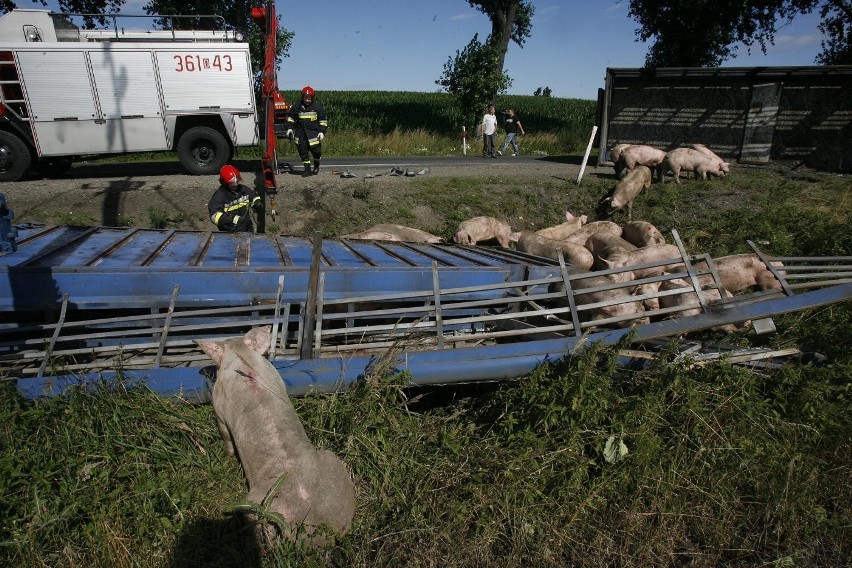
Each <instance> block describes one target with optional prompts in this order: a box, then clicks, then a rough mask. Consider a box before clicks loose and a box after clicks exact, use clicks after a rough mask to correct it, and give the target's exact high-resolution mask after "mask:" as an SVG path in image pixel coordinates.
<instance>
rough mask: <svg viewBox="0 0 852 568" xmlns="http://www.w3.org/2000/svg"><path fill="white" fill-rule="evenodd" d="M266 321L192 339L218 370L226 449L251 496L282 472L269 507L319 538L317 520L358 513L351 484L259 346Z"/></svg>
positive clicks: (259, 495)
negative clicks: (229, 335)
mask: <svg viewBox="0 0 852 568" xmlns="http://www.w3.org/2000/svg"><path fill="white" fill-rule="evenodd" d="M270 333H271V330H270V328H269V327H263V328H255V329H252V330H251V331H249V332H248V333H247V334H246V335H245V336H244V337H238V338H233V339H228V340H225V341H196V343H197V344H198V346H199V347H201V349H202V350H203V351H204V352H205V353H206V354H207V355H209V356H210V358H211V359H213V362H214V363H216V366H217V367H218V371H217V373H216V383H215V385H214V387H213V410H214V411H215V413H216V422H217V423H218V425H219V432H220V433H221V434H222V438H223V439H224V440H225V446H226V449H227V451H228V453H229V454H231V455H236V456H237V458H238V459H239V460H240V464H241V465H242V468H243V471H244V472H245V476H246V480H247V481H248V486H249V493H248V497H247V499H248V501H250V502H252V503H257V504H260V503H262V501H263V499H264V498H265V497H266V496H267V494H268V493H269V491H270V490H271V489H272V488H273V486H274V485H275V484H276V483H278V482H279V480H282V479H283V482H282V483H281V485H280V487H279V488H278V491H277V493H276V494H275V497H274V498H273V500H272V502H271V505H270V507H269V508H270V511H272V512H274V513H278V514H280V515H281V516H282V517H284V519H285V520H286V522H287V523H288V525H290V527H291V528H292V529H293V531H291V532H290V533H289V534H285V536H286V537H287V538H289V539H290V540H295V535H296V529H297V527H298V525H300V524H304V528H305V533H304V537H303V538H304V539H305V540H306V541H307V542H308V543H309V544H316V545H319V544H323V543H324V542H325V540H324V539H323V538H322V537H320V535H314V533H315V532H316V529H317V528H318V527H319V526H321V525H327V526H329V527H330V528H331V529H333V530H334V531H335V532H337V533H340V534H343V533H345V532H346V531H347V530H348V529H349V526H350V524H351V522H352V517H353V516H354V514H355V491H354V485H353V483H352V479H351V477H350V476H349V472H348V471H347V469H346V466H345V465H343V462H342V461H340V459H339V458H338V457H337V456H336V455H334V454H333V453H332V452H330V451H328V450H321V451H318V450H317V449H316V448H314V446H313V445H312V444H311V442H310V440H308V436H307V435H306V434H305V429H304V427H303V426H302V423H301V422H300V421H299V417H298V415H297V414H296V410H295V408H293V403H292V402H290V398H289V396H288V395H287V389H286V387H285V386H284V381H283V380H282V379H281V376H280V375H279V374H278V371H276V370H275V367H273V366H272V364H271V363H270V362H269V361H267V360H266V359H265V358H264V357H263V354H264V353H266V351H267V349H269V346H270Z"/></svg>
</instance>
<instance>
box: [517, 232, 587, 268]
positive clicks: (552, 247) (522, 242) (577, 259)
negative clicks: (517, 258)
mask: <svg viewBox="0 0 852 568" xmlns="http://www.w3.org/2000/svg"><path fill="white" fill-rule="evenodd" d="M517 248H518V250H519V251H521V252H526V253H529V254H534V255H536V256H543V257H545V258H552V259H553V260H559V252H560V251H561V252H562V256H563V257H564V258H565V262H567V263H568V264H570V265H572V266H574V267H575V268H576V269H577V270H582V271H585V270H588V269H589V268H591V266H592V260H593V259H592V253H590V252H589V251H588V250H586V248H585V247H583V246H580V245H578V244H575V243H569V242H568V241H564V240H562V241H558V240H555V239H548V238H547V237H542V236H540V235H538V234H537V233H533V232H532V231H522V232H521V233H520V236H519V238H518V244H517Z"/></svg>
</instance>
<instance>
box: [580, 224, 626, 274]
mask: <svg viewBox="0 0 852 568" xmlns="http://www.w3.org/2000/svg"><path fill="white" fill-rule="evenodd" d="M585 247H586V249H588V251H589V252H590V253H592V266H593V267H594V268H595V269H597V270H606V269H607V268H610V267H609V266H608V265H607V264H606V263H605V262H604V259H607V258H610V257H611V256H614V255H616V254H620V253H623V252H628V251H631V250H636V247H635V246H634V245H632V244H630V243H628V242H627V241H625V240H624V239H622V238H621V237H616V236H615V235H613V234H611V233H607V232H600V233H593V234H592V235H590V236H589V238H588V239H587V240H586V244H585Z"/></svg>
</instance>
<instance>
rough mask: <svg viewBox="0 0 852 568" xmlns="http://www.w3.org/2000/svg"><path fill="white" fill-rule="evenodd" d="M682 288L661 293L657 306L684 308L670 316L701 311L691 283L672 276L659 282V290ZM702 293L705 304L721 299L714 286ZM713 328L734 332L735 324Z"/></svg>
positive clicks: (697, 313) (688, 314)
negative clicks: (666, 293) (677, 292)
mask: <svg viewBox="0 0 852 568" xmlns="http://www.w3.org/2000/svg"><path fill="white" fill-rule="evenodd" d="M681 289H682V290H684V292H683V293H681V294H672V295H662V296H660V297H659V298H658V301H659V306H660V307H661V308H674V307H681V308H684V309H682V310H679V311H678V312H677V313H676V315H674V316H672V317H685V316H697V315H699V314H701V313H703V310H702V308H701V304H700V303H699V301H698V295H697V294H696V293H695V288H693V287H692V284H690V283H689V281H688V280H686V279H684V278H673V279H671V280H664V281H662V282H660V288H659V290H660V292H666V291H670V290H681ZM701 293H702V294H704V301H705V302H706V303H707V304H713V303H715V302H718V301H719V300H721V299H722V295H723V294H722V292H720V291H719V290H718V289H716V288H709V289H706V290H704V289H702V291H701ZM727 295H728V292H727V291H725V296H727ZM714 329H718V330H720V331H724V332H726V333H734V332H735V331H737V326H735V325H733V324H725V325H720V326H717V327H716V328H714Z"/></svg>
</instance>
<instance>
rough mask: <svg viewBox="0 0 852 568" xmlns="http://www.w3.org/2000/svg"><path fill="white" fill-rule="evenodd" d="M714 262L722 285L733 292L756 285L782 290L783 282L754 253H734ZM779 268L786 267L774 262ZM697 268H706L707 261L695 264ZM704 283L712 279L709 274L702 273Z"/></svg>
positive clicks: (700, 278) (760, 287) (765, 288)
mask: <svg viewBox="0 0 852 568" xmlns="http://www.w3.org/2000/svg"><path fill="white" fill-rule="evenodd" d="M713 264H714V266H715V267H716V271H717V272H718V274H719V279H720V280H721V281H722V286H724V288H725V290H728V291H729V292H731V293H732V294H738V293H740V292H743V291H745V290H748V289H749V288H752V287H755V288H757V289H759V290H780V289H781V282H779V281H778V279H777V278H775V276H774V275H773V274H772V272H771V271H770V270H769V269H768V268H767V267H766V265H765V264H763V262H762V261H761V260H760V257H758V256H757V255H756V254H754V253H745V254H734V255H730V256H722V257H719V258H716V259H713ZM772 265H773V266H775V267H777V268H784V264H783V263H781V262H779V261H774V262H772ZM695 268H696V269H700V270H705V269H706V268H707V263H705V262H699V263H696V264H695ZM699 280H700V281H701V282H702V283H705V282H708V281H711V280H712V276H711V275H709V274H706V275H701V276H700V277H699Z"/></svg>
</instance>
